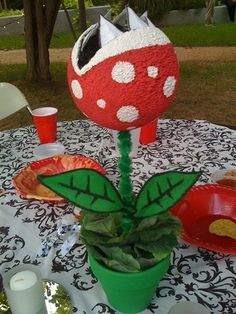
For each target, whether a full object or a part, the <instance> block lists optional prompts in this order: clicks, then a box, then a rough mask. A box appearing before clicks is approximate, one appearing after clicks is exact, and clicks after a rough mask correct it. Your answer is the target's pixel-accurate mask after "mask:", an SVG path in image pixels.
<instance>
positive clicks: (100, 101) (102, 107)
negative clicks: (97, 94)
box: [97, 99, 106, 109]
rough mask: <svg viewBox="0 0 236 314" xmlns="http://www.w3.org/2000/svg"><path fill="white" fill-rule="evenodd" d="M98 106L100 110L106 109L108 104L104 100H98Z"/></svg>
mask: <svg viewBox="0 0 236 314" xmlns="http://www.w3.org/2000/svg"><path fill="white" fill-rule="evenodd" d="M97 105H98V107H99V108H101V109H104V108H105V107H106V102H105V100H104V99H98V100H97Z"/></svg>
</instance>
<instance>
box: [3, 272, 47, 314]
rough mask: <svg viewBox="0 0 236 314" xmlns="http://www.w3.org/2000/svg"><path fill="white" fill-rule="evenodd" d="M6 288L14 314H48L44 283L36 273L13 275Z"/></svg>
mask: <svg viewBox="0 0 236 314" xmlns="http://www.w3.org/2000/svg"><path fill="white" fill-rule="evenodd" d="M4 288H5V292H6V295H7V298H8V302H9V305H10V308H11V312H12V314H47V309H46V304H45V299H44V291H43V286H42V282H41V280H40V279H39V278H38V276H37V274H36V273H35V272H33V271H31V270H23V271H19V272H17V273H15V274H13V275H12V276H11V277H10V278H9V279H8V280H7V282H6V285H5V286H4Z"/></svg>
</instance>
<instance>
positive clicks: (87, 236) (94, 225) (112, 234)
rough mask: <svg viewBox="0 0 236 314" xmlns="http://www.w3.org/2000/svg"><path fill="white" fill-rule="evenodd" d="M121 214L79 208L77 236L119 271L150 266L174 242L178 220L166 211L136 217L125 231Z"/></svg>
mask: <svg viewBox="0 0 236 314" xmlns="http://www.w3.org/2000/svg"><path fill="white" fill-rule="evenodd" d="M122 219H123V218H122V214H121V213H114V214H103V215H97V214H94V213H91V212H89V211H85V210H83V211H82V216H81V225H82V229H81V233H80V238H81V239H82V241H83V242H84V243H85V245H86V248H87V250H88V252H89V254H91V255H92V256H93V257H94V258H95V259H97V260H98V261H100V262H101V263H103V264H104V265H106V266H107V267H109V268H111V269H114V270H117V271H122V272H137V271H140V270H145V269H147V268H149V267H152V266H153V265H155V264H156V263H158V262H159V261H161V260H162V259H163V258H165V257H166V256H168V255H169V254H170V253H171V251H172V250H173V247H175V246H176V245H177V244H178V242H177V237H178V236H179V234H180V230H181V224H180V222H179V220H177V219H176V218H174V217H173V216H172V215H170V214H169V213H168V212H166V213H163V214H159V215H155V216H152V217H147V218H144V219H136V220H135V221H134V225H133V227H132V228H131V229H130V230H129V231H128V232H126V231H125V230H123V228H122V223H123V222H122Z"/></svg>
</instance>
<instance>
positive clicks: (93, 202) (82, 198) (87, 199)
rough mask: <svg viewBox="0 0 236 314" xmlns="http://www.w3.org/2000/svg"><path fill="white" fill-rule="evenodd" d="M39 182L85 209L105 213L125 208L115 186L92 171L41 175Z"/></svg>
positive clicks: (79, 170) (80, 170)
mask: <svg viewBox="0 0 236 314" xmlns="http://www.w3.org/2000/svg"><path fill="white" fill-rule="evenodd" d="M38 180H39V181H40V182H41V183H42V184H43V185H45V186H46V187H48V188H49V189H51V190H52V191H54V192H55V193H57V194H58V195H60V196H61V197H63V198H64V199H67V200H68V201H70V202H72V203H74V204H75V205H76V206H78V207H80V208H83V209H87V210H91V211H95V212H100V213H104V212H116V211H121V210H122V209H123V208H124V205H123V203H122V200H121V198H120V195H119V193H118V192H117V190H116V189H115V187H114V186H113V184H112V183H111V182H110V181H109V180H108V179H107V178H106V177H105V176H104V175H102V174H101V173H99V172H97V171H95V170H92V169H77V170H73V171H68V172H64V173H60V174H56V175H53V176H42V175H40V176H38Z"/></svg>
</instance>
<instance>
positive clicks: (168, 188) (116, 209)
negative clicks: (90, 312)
mask: <svg viewBox="0 0 236 314" xmlns="http://www.w3.org/2000/svg"><path fill="white" fill-rule="evenodd" d="M125 139H126V138H125ZM199 176H200V173H179V172H175V171H172V172H171V171H170V172H167V173H164V174H159V175H155V176H153V177H152V178H151V179H149V180H148V181H147V182H146V184H145V185H144V186H143V188H142V189H141V191H140V193H139V194H138V196H137V198H136V202H135V200H134V204H133V206H132V207H130V204H128V205H127V202H126V201H125V200H123V199H121V197H120V195H119V193H118V191H117V190H116V189H115V187H114V186H113V184H112V183H111V182H110V181H109V180H108V179H107V178H106V177H105V176H104V175H102V174H100V173H98V172H96V171H95V170H91V169H78V170H73V171H69V172H64V173H61V174H57V175H54V176H42V175H41V176H38V179H39V181H40V182H41V183H42V184H44V185H45V186H47V187H48V188H50V189H51V190H53V191H54V192H56V193H57V194H58V195H60V196H62V197H64V198H65V199H67V200H69V201H71V202H73V203H74V204H76V205H77V206H78V207H80V208H82V209H83V210H82V211H81V220H80V222H81V226H82V227H81V233H80V237H81V239H82V241H83V242H84V243H85V245H86V247H87V250H88V252H89V253H90V254H91V255H92V256H93V257H94V258H95V259H97V260H99V261H100V262H102V263H103V264H105V265H106V266H107V267H109V268H111V269H114V270H117V271H122V272H137V271H141V270H144V269H146V268H148V267H151V266H153V265H154V264H156V263H158V262H159V261H161V260H162V259H163V258H165V257H166V256H168V255H169V254H170V253H171V251H172V249H173V247H174V246H176V245H177V237H178V236H179V234H180V230H181V225H180V222H179V220H178V219H176V218H174V217H173V216H172V215H171V214H169V213H168V209H169V208H170V207H171V206H174V205H175V204H176V203H177V202H178V201H179V200H180V199H181V197H183V195H184V194H185V193H186V192H187V191H188V190H189V189H190V188H191V186H192V185H193V184H194V183H195V182H196V180H197V179H198V178H199Z"/></svg>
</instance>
